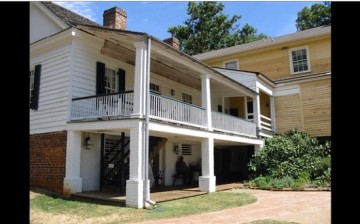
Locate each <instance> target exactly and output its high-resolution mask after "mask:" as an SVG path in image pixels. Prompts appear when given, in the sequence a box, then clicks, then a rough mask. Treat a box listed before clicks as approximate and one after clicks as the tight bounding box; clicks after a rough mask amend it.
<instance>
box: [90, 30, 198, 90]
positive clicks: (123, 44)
mask: <svg viewBox="0 0 360 224" xmlns="http://www.w3.org/2000/svg"><path fill="white" fill-rule="evenodd" d="M83 29H85V30H86V31H87V32H88V33H91V34H92V35H94V36H97V37H100V38H102V39H104V40H105V42H104V45H103V47H102V49H101V54H104V55H106V56H109V57H112V58H115V59H118V60H120V61H124V62H126V63H128V64H131V65H133V66H135V57H136V54H135V50H136V49H135V46H134V43H136V42H139V41H141V40H142V38H143V37H142V36H139V35H134V34H129V33H123V32H115V31H108V30H101V31H99V30H96V29H91V28H83ZM175 57H178V58H179V60H174V58H169V57H168V56H167V55H164V54H162V53H161V52H159V51H156V50H151V65H150V70H151V72H153V73H156V74H159V75H161V76H163V77H165V78H168V79H171V80H174V81H176V82H179V83H182V84H184V85H187V86H190V87H193V88H195V89H198V90H200V89H201V81H200V75H201V73H200V72H199V71H198V69H192V68H191V67H189V66H187V65H184V64H183V63H181V60H180V57H181V56H180V55H178V56H175Z"/></svg>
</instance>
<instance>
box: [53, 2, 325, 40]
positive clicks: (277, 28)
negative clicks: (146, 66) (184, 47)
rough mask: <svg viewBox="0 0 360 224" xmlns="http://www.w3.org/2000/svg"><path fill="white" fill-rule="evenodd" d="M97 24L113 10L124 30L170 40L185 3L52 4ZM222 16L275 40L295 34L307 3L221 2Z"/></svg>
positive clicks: (182, 15)
mask: <svg viewBox="0 0 360 224" xmlns="http://www.w3.org/2000/svg"><path fill="white" fill-rule="evenodd" d="M55 3H57V4H59V5H61V6H63V7H65V8H67V9H70V10H72V11H74V12H76V13H78V14H80V15H82V16H85V17H87V18H89V19H91V20H93V21H95V22H97V23H99V24H102V23H103V12H104V10H107V9H109V8H112V7H114V6H118V7H119V8H121V9H123V10H125V11H126V12H127V29H128V30H131V31H138V32H145V33H148V34H150V35H152V36H154V37H157V38H159V39H161V40H162V39H165V38H168V37H170V36H171V34H170V33H168V32H167V30H168V27H170V26H177V25H183V24H184V21H185V20H186V19H187V14H186V10H187V2H186V1H146V2H145V1H112V2H105V1H93V2H82V1H81V2H71V1H67V2H55ZM223 3H224V5H225V8H224V11H223V12H224V13H225V14H228V15H229V17H231V16H233V15H235V14H237V15H241V19H240V20H238V23H239V24H240V27H242V26H243V25H244V24H246V23H249V24H250V25H252V26H253V27H255V28H256V29H257V30H258V32H259V33H260V32H261V33H264V34H266V35H268V36H271V37H277V36H281V35H286V34H289V33H293V32H296V27H295V20H296V18H297V12H298V11H300V10H301V9H302V8H304V7H305V6H308V7H310V6H311V5H312V4H314V3H321V2H311V1H276V2H273V1H223Z"/></svg>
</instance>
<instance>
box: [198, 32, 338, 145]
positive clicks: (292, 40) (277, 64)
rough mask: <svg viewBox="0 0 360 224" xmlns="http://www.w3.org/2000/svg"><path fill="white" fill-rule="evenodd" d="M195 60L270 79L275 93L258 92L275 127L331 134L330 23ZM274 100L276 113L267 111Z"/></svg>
mask: <svg viewBox="0 0 360 224" xmlns="http://www.w3.org/2000/svg"><path fill="white" fill-rule="evenodd" d="M195 58H197V59H199V60H200V61H202V62H204V63H206V64H208V65H210V66H213V67H218V68H219V69H220V68H222V69H221V70H222V72H224V71H231V72H235V71H239V72H241V74H242V75H244V74H245V73H248V74H250V73H253V74H254V75H255V76H256V77H257V80H259V81H261V80H262V81H263V82H265V81H266V82H267V84H268V85H269V86H270V87H271V89H272V93H271V95H267V94H266V93H265V92H263V91H261V90H260V91H257V92H258V93H259V95H260V107H261V115H265V117H267V118H271V117H272V118H273V119H271V120H272V122H273V125H272V126H273V127H272V128H271V129H272V131H276V132H277V133H283V132H285V131H287V130H289V129H291V128H297V129H298V130H301V131H306V132H308V133H309V134H311V135H312V136H315V137H319V139H328V138H329V137H330V136H331V95H330V92H331V26H322V27H317V28H313V29H309V30H305V31H299V32H296V33H292V34H289V35H285V36H280V37H274V38H267V39H264V40H259V41H255V42H251V43H247V44H242V45H237V46H233V47H229V48H224V49H220V50H215V51H211V52H206V53H203V54H199V55H196V56H195ZM248 71H254V72H248ZM241 74H240V73H239V74H238V76H239V77H240V76H241ZM234 76H236V75H235V74H234V75H233V77H232V78H234ZM242 83H244V82H242ZM255 88H256V89H258V86H256V87H255ZM267 96H269V98H268V97H267ZM262 99H263V100H262ZM271 99H272V100H273V101H274V102H272V103H273V107H274V112H273V113H274V114H273V115H270V109H268V110H266V109H265V108H266V107H269V104H270V103H271ZM236 100H238V101H239V102H238V103H237V104H236V103H234V102H233V104H234V105H235V104H236V105H242V104H243V102H240V101H244V99H232V101H236ZM230 101H231V100H230ZM230 103H231V102H230ZM232 107H234V106H232ZM263 108H264V109H263ZM240 115H241V113H240ZM247 118H248V117H247ZM274 120H275V121H274Z"/></svg>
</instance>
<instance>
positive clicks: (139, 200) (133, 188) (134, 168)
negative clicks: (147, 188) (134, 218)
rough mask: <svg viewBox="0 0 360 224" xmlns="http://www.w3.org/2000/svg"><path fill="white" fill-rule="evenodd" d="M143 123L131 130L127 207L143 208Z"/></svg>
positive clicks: (140, 122)
mask: <svg viewBox="0 0 360 224" xmlns="http://www.w3.org/2000/svg"><path fill="white" fill-rule="evenodd" d="M143 125H144V124H143V122H142V121H139V123H138V125H137V126H136V127H132V128H130V175H129V180H127V181H126V206H127V207H134V208H142V207H143V204H144V197H143V196H144V195H143V193H144V192H143V190H144V189H143V183H144V180H143V172H142V166H143V163H144V161H143V154H144V153H143V137H144V136H143V135H144V132H143Z"/></svg>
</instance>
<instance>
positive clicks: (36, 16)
mask: <svg viewBox="0 0 360 224" xmlns="http://www.w3.org/2000/svg"><path fill="white" fill-rule="evenodd" d="M29 19H30V31H31V32H30V43H33V42H35V41H38V40H40V39H42V38H44V37H48V36H51V35H53V34H55V33H58V32H60V31H61V30H62V29H61V27H60V26H59V25H58V24H56V23H55V22H54V21H52V20H51V19H49V17H48V16H47V15H46V14H45V13H43V12H42V11H41V10H40V9H39V8H38V6H36V5H35V4H32V3H30V18H29Z"/></svg>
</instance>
